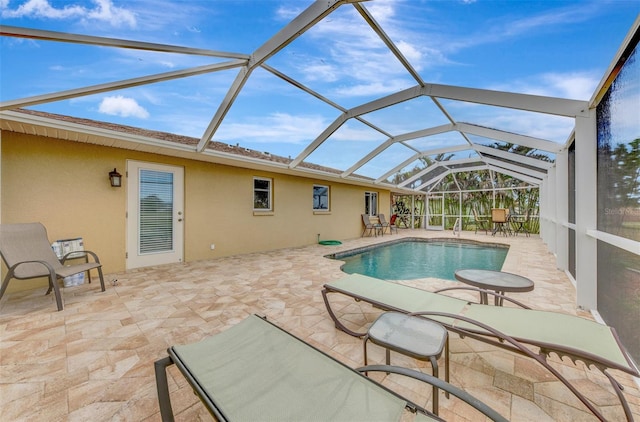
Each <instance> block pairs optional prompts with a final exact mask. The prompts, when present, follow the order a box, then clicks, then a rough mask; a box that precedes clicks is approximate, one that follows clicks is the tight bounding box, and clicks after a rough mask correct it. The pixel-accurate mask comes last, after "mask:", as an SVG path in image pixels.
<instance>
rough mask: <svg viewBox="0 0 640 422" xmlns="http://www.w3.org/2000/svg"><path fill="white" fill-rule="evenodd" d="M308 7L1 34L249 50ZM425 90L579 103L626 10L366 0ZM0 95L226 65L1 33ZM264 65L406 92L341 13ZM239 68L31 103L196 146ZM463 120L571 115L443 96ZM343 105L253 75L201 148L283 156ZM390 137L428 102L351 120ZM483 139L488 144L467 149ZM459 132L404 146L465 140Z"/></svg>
mask: <svg viewBox="0 0 640 422" xmlns="http://www.w3.org/2000/svg"><path fill="white" fill-rule="evenodd" d="M310 4H311V1H306V0H191V1H187V0H128V1H124V0H120V1H119V0H0V19H1V23H2V24H3V25H10V26H18V27H25V28H34V29H42V30H51V31H61V32H69V33H75V34H82V35H92V36H101V37H110V38H121V39H129V40H135V41H144V42H153V43H161V44H170V45H177V46H186V47H192V48H201V49H208V50H215V51H219V52H226V53H240V54H252V53H253V52H254V51H255V50H256V49H258V48H259V47H260V46H261V45H262V44H264V43H265V42H266V41H267V40H268V39H269V38H271V37H272V36H274V35H275V34H276V33H277V32H278V31H279V30H280V29H281V28H283V27H284V26H285V25H286V24H287V23H288V22H289V21H291V20H292V19H293V18H295V17H296V16H297V15H298V14H299V13H300V12H301V11H302V10H304V9H305V8H306V7H308V6H309V5H310ZM363 5H364V7H365V8H366V9H367V10H368V11H369V12H370V13H371V14H372V15H373V16H374V18H375V19H376V21H377V22H378V23H379V24H380V25H381V26H382V28H383V29H384V31H385V32H386V33H387V35H388V36H389V37H390V38H391V40H392V41H393V42H394V43H395V44H396V45H397V46H398V48H399V49H400V50H401V51H402V53H403V55H404V56H405V57H406V58H407V60H408V61H409V62H410V63H411V64H412V66H413V67H414V68H415V69H416V71H417V72H418V73H419V75H420V77H421V78H422V80H423V81H424V82H426V83H434V84H444V85H457V86H464V87H471V88H482V89H490V90H500V91H508V92H517V93H526V94H536V95H545V96H552V97H561V98H569V99H577V100H585V101H588V100H589V99H591V97H592V96H593V94H594V90H595V89H596V87H597V85H598V83H599V82H600V81H601V79H602V78H603V76H604V74H605V72H606V70H607V68H608V67H609V66H610V65H611V61H612V59H613V58H614V56H615V54H616V52H617V51H618V49H619V47H620V44H621V43H622V41H623V40H624V38H625V36H626V35H627V33H628V32H629V30H630V28H631V27H632V25H633V23H634V21H635V20H636V19H637V18H638V15H639V13H640V1H638V0H610V1H607V0H593V1H591V0H578V1H564V0H539V1H528V0H511V1H498V0H439V1H433V0H373V1H368V2H364V3H363ZM0 43H1V44H0V101H2V102H5V101H10V100H15V99H19V98H25V97H31V96H37V95H42V94H47V93H53V92H58V91H64V90H69V89H74V88H81V87H84V86H90V85H96V84H102V83H107V82H113V81H118V80H122V79H129V78H135V77H141V76H146V75H151V74H158V73H163V72H169V71H176V70H180V69H187V68H191V67H195V66H201V65H207V64H212V63H219V62H223V61H226V60H228V59H225V58H216V57H202V56H195V55H181V54H173V53H171V54H170V53H155V52H146V51H141V50H131V49H128V50H127V49H117V48H110V47H96V46H85V45H78V44H70V43H60V42H50V41H39V40H29V39H22V38H12V37H1V38H0ZM266 63H267V64H268V65H269V66H271V67H273V68H275V69H277V70H278V71H280V72H282V73H284V74H286V75H288V76H289V77H291V78H293V79H294V80H296V81H298V82H300V83H302V84H304V85H306V86H307V87H309V88H310V89H312V90H314V91H315V92H317V93H319V94H320V95H322V96H324V97H325V98H327V99H328V100H330V101H331V102H333V103H336V104H338V105H339V106H340V107H343V108H344V109H349V108H352V107H355V106H358V105H360V104H363V103H366V102H369V101H372V100H375V99H377V98H381V97H384V96H387V95H389V94H392V93H394V92H397V91H399V90H403V89H407V88H410V87H413V86H416V84H417V83H416V80H415V79H413V78H412V77H411V76H410V75H409V74H408V73H407V71H406V70H405V69H404V68H403V67H402V66H401V65H400V63H399V62H398V60H397V59H396V58H395V57H393V56H392V55H391V54H390V53H389V51H388V49H386V48H385V46H384V45H383V43H382V42H381V40H380V38H379V37H378V36H377V35H376V34H375V33H374V32H373V31H372V30H371V28H370V27H369V26H368V25H366V23H365V22H364V20H363V19H362V17H361V16H360V15H359V14H358V13H357V12H356V10H355V9H354V8H353V7H352V6H350V5H345V6H341V7H340V8H338V9H337V11H335V12H333V13H331V14H330V15H329V16H328V17H326V18H325V19H324V20H323V21H322V22H320V23H319V24H317V25H315V26H314V27H313V28H312V29H310V30H309V31H307V32H305V33H304V34H303V35H302V36H301V37H299V38H298V39H296V40H295V41H293V42H292V43H291V44H290V45H288V46H287V47H286V48H284V49H283V50H282V51H280V52H279V53H278V54H276V55H275V56H273V57H272V58H270V59H269V60H268V61H267V62H266ZM237 72H238V69H230V70H225V71H219V72H214V73H208V74H204V75H199V76H192V77H188V78H182V79H175V80H172V81H166V82H161V83H155V84H149V85H142V86H138V87H134V88H128V89H122V90H117V91H112V92H106V93H101V94H95V95H88V96H83V97H78V98H73V99H70V100H63V101H58V102H52V103H45V104H39V105H36V106H32V107H29V108H32V109H35V110H40V111H46V112H52V113H60V114H65V115H70V116H75V117H83V118H89V119H94V120H100V121H107V122H113V123H118V124H123V125H129V126H135V127H141V128H145V129H152V130H159V131H165V132H171V133H177V134H183V135H187V136H193V137H196V138H200V137H201V136H202V135H203V133H204V132H205V129H206V128H207V126H208V125H209V123H210V121H211V119H212V118H213V116H214V114H215V112H216V110H217V108H218V105H219V104H220V101H221V100H222V99H223V98H224V96H225V94H226V93H227V91H228V89H229V87H230V85H231V83H232V81H233V80H234V78H235V77H236V74H237ZM442 106H443V107H444V108H445V109H446V110H447V112H448V113H449V114H450V115H451V116H452V117H453V118H454V119H455V120H456V121H459V122H474V123H478V124H482V125H483V126H489V127H493V128H497V129H501V130H505V131H509V132H515V133H521V134H525V135H529V136H534V137H538V138H542V139H547V140H550V141H553V142H557V143H559V144H564V143H565V142H566V141H567V138H568V136H569V134H570V133H571V130H572V128H573V121H572V120H571V119H567V118H561V117H554V116H548V115H540V114H536V113H528V112H524V111H516V110H506V109H501V108H497V107H490V106H481V105H472V104H469V103H461V102H456V101H445V100H443V101H442ZM340 114H341V110H337V109H336V108H334V107H332V106H330V105H328V104H326V103H324V102H322V101H320V100H318V99H317V98H315V97H313V96H310V95H308V94H306V93H304V92H302V91H301V90H300V89H298V88H296V87H293V86H292V85H290V84H288V83H286V82H284V81H282V80H281V79H279V78H277V77H275V76H274V75H273V74H271V73H270V72H267V71H265V70H263V69H256V70H255V71H254V72H253V73H252V74H251V76H250V77H249V79H248V81H247V83H246V85H245V86H244V87H243V89H242V91H241V93H240V95H238V97H237V98H236V100H235V102H234V104H233V105H232V107H231V109H230V110H229V112H228V114H227V115H226V117H225V119H224V121H223V123H222V124H221V125H220V127H219V128H218V130H217V131H216V132H215V133H214V136H213V140H216V141H220V142H225V143H228V144H233V145H235V144H239V145H241V146H243V147H247V148H251V149H256V150H259V151H268V152H270V153H272V154H277V155H282V156H285V157H287V156H290V157H292V158H295V157H296V156H297V155H298V154H299V153H300V152H302V150H304V148H305V147H306V145H307V144H309V143H310V142H311V141H313V140H314V139H315V138H316V137H317V136H318V135H319V134H320V133H321V132H322V131H323V130H324V129H325V128H326V127H327V126H328V125H329V124H331V122H333V121H334V120H335V119H336V118H337V117H338V116H339V115H340ZM363 117H365V118H366V119H367V121H369V122H370V123H372V124H374V125H376V126H379V127H381V128H384V130H385V131H386V132H388V133H390V134H391V135H399V134H402V133H407V132H411V131H415V130H419V129H424V128H428V127H432V126H438V125H442V124H446V123H449V121H448V120H447V119H446V117H445V116H444V115H443V114H442V113H441V112H440V111H439V110H438V109H437V107H436V106H435V105H434V103H433V102H432V101H431V100H430V99H429V98H424V97H422V98H417V99H414V100H411V101H409V102H406V103H402V104H398V105H395V106H393V107H388V108H385V109H382V110H379V111H376V112H373V113H369V114H368V115H366V116H363ZM386 139H387V136H386V135H384V134H381V133H379V132H377V131H375V130H372V129H371V128H370V127H368V126H366V125H364V124H362V123H359V122H357V121H354V120H350V121H348V122H347V123H346V124H345V125H343V126H342V127H341V128H340V129H338V130H337V131H336V132H335V133H334V134H333V135H332V136H331V137H330V138H329V139H328V140H327V141H326V142H325V143H324V144H323V145H322V146H321V147H319V148H318V149H317V150H316V151H314V153H313V154H312V155H311V156H310V157H309V158H308V159H307V161H311V162H313V163H316V164H322V165H327V166H329V167H334V168H339V169H346V168H349V167H350V166H351V165H353V164H354V163H355V162H357V160H358V159H359V158H360V157H362V156H363V155H364V154H366V153H368V152H369V151H372V150H373V149H374V148H375V147H376V146H377V145H379V144H380V143H382V142H384V141H385V140H386ZM473 140H474V141H478V142H483V143H485V144H487V143H492V141H490V140H486V139H473ZM463 142H464V140H463V139H461V136H460V135H459V134H456V133H449V134H443V135H439V136H434V137H429V138H421V139H416V140H412V141H410V142H408V144H409V145H410V146H411V148H414V149H415V150H430V149H435V148H439V147H441V146H444V145H451V144H459V143H463ZM415 150H412V149H410V148H407V147H406V146H402V145H394V146H392V147H390V148H389V149H388V150H387V151H385V154H384V155H382V156H378V157H377V158H375V159H373V160H372V161H371V162H369V163H368V164H367V165H365V166H364V167H362V168H361V169H359V170H358V173H359V174H363V175H366V176H370V177H378V176H379V175H380V174H382V173H384V172H385V171H387V170H388V169H389V167H390V165H391V164H390V163H393V164H396V163H398V162H401V161H402V160H404V159H406V158H407V157H409V156H411V155H412V154H414V153H415Z"/></svg>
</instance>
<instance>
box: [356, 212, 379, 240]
mask: <svg viewBox="0 0 640 422" xmlns="http://www.w3.org/2000/svg"><path fill="white" fill-rule="evenodd" d="M362 224H364V230H362V234H361V235H360V237H363V236H364V235H365V233H367V232H368V233H369V236H371V235H372V234H373V235H374V236H377V235H378V232H380V233H382V225H381V224H380V223H372V222H371V219H370V218H369V214H362Z"/></svg>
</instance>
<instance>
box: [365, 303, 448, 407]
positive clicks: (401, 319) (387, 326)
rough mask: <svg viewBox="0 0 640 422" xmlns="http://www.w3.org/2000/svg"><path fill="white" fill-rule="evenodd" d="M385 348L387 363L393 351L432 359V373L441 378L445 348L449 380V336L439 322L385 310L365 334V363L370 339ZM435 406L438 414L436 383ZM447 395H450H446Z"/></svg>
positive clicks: (416, 357)
mask: <svg viewBox="0 0 640 422" xmlns="http://www.w3.org/2000/svg"><path fill="white" fill-rule="evenodd" d="M369 340H371V343H373V344H377V345H378V346H382V347H384V348H385V349H386V358H387V359H386V364H387V365H391V351H392V350H393V351H394V352H398V353H402V354H403V355H407V356H411V357H412V358H414V359H418V360H428V361H429V362H430V363H431V374H432V375H433V376H434V377H436V378H438V359H439V358H440V356H441V355H442V352H443V351H444V379H445V381H447V382H449V336H448V335H447V330H446V329H445V328H444V327H443V326H442V325H440V324H438V323H437V322H435V321H431V320H429V319H425V318H420V317H417V316H411V315H407V314H401V313H399V312H385V313H383V314H382V315H380V316H379V317H378V319H376V320H375V321H374V322H373V324H371V327H369V331H367V334H366V335H365V336H364V341H363V343H362V347H363V349H364V365H365V366H367V341H369ZM432 397H433V402H432V405H433V407H432V410H433V413H435V414H436V415H437V414H438V387H437V386H436V385H434V386H433V396H432ZM447 397H448V395H447Z"/></svg>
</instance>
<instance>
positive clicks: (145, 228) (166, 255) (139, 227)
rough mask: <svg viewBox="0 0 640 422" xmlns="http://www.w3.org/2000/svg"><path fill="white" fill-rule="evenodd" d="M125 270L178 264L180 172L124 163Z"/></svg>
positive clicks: (179, 169)
mask: <svg viewBox="0 0 640 422" xmlns="http://www.w3.org/2000/svg"><path fill="white" fill-rule="evenodd" d="M127 176H128V178H127V268H128V269H129V268H138V267H148V266H151V265H160V264H169V263H172V262H181V261H182V260H183V250H184V245H183V243H184V227H183V226H184V169H183V168H182V167H174V166H165V165H160V164H154V163H144V162H140V161H127Z"/></svg>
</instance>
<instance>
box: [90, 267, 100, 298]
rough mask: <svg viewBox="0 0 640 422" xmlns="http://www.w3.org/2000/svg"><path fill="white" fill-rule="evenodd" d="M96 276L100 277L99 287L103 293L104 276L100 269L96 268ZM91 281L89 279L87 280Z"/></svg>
mask: <svg viewBox="0 0 640 422" xmlns="http://www.w3.org/2000/svg"><path fill="white" fill-rule="evenodd" d="M98 275H99V276H100V287H101V288H102V291H103V292H104V276H103V275H102V267H98ZM89 280H91V279H89Z"/></svg>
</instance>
